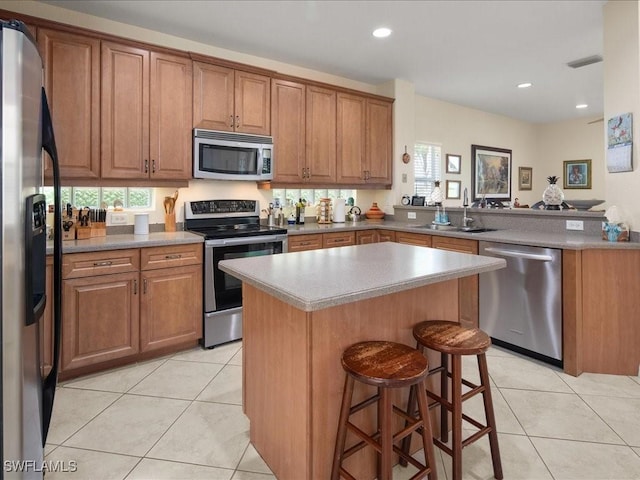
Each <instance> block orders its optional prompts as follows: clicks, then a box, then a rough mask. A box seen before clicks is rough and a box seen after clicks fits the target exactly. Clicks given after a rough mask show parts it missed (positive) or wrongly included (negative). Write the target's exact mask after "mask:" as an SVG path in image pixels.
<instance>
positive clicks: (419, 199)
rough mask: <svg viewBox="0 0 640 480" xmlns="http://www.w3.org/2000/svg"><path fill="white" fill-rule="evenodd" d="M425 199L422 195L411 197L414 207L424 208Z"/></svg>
mask: <svg viewBox="0 0 640 480" xmlns="http://www.w3.org/2000/svg"><path fill="white" fill-rule="evenodd" d="M424 200H425V197H423V196H421V195H414V196H413V197H411V205H412V206H414V207H423V206H424Z"/></svg>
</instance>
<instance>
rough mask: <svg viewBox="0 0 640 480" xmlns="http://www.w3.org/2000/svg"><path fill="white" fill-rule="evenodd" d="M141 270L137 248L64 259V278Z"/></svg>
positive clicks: (65, 257) (68, 256)
mask: <svg viewBox="0 0 640 480" xmlns="http://www.w3.org/2000/svg"><path fill="white" fill-rule="evenodd" d="M138 270H140V253H139V250H138V249H137V248H132V249H128V250H106V251H103V252H89V253H70V254H67V255H63V257H62V278H65V279H67V278H82V277H93V276H96V275H110V274H113V273H126V272H137V271H138Z"/></svg>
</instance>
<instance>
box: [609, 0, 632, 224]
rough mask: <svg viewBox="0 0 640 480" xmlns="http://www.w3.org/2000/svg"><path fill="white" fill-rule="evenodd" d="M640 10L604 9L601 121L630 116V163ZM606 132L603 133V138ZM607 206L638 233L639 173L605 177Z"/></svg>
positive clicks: (628, 6) (612, 4)
mask: <svg viewBox="0 0 640 480" xmlns="http://www.w3.org/2000/svg"><path fill="white" fill-rule="evenodd" d="M639 15H640V9H639V8H638V2H637V1H628V2H620V1H609V2H608V3H607V4H606V5H605V6H604V59H605V61H604V85H605V91H604V113H605V115H604V118H605V119H608V118H611V117H614V116H616V115H619V114H622V113H627V112H631V113H633V116H634V117H635V118H634V119H633V138H634V142H633V163H634V164H635V165H637V164H638V162H639V161H640V160H638V159H639V158H640V157H638V142H640V128H639V126H638V125H639V122H640V116H639V115H640V21H639ZM604 136H606V132H603V137H604ZM604 181H605V186H606V192H607V200H608V202H607V204H608V205H616V206H617V207H618V209H619V210H620V211H621V214H622V215H623V216H624V218H625V219H627V221H628V222H629V223H630V225H631V228H632V229H633V230H635V231H639V230H640V202H638V189H639V187H640V170H639V169H638V168H637V166H636V167H634V171H632V172H623V173H605V174H604Z"/></svg>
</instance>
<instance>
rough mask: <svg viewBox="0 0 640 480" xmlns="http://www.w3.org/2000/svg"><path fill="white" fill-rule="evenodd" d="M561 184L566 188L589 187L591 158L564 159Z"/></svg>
mask: <svg viewBox="0 0 640 480" xmlns="http://www.w3.org/2000/svg"><path fill="white" fill-rule="evenodd" d="M563 172H564V174H563V177H564V180H563V186H564V188H565V189H567V188H591V160H565V162H564V169H563Z"/></svg>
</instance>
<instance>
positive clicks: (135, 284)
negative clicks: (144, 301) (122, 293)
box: [133, 280, 138, 295]
mask: <svg viewBox="0 0 640 480" xmlns="http://www.w3.org/2000/svg"><path fill="white" fill-rule="evenodd" d="M133 294H134V295H137V294H138V280H134V281H133Z"/></svg>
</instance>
